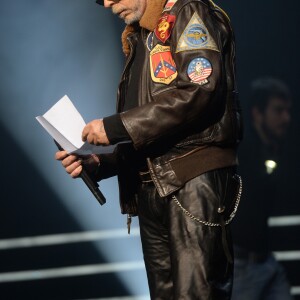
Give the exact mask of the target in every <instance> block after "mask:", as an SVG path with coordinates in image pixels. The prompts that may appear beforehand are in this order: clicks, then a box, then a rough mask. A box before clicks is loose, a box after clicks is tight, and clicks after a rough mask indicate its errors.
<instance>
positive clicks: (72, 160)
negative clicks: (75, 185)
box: [55, 151, 82, 178]
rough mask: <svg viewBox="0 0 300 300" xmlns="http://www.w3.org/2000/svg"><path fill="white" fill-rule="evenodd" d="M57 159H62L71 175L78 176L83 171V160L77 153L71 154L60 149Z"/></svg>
mask: <svg viewBox="0 0 300 300" xmlns="http://www.w3.org/2000/svg"><path fill="white" fill-rule="evenodd" d="M55 159H56V160H60V161H61V163H62V165H63V167H64V168H65V169H66V171H67V173H69V174H70V175H71V177H73V178H76V177H78V176H79V175H80V173H81V171H82V165H81V163H82V161H81V160H80V159H79V158H78V157H77V156H76V155H69V154H68V153H67V151H58V152H56V154H55Z"/></svg>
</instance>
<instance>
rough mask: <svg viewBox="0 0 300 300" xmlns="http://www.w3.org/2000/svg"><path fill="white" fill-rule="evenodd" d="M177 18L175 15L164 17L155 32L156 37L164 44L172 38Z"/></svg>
mask: <svg viewBox="0 0 300 300" xmlns="http://www.w3.org/2000/svg"><path fill="white" fill-rule="evenodd" d="M175 20H176V17H175V16H174V15H169V14H165V15H163V16H162V17H161V18H160V19H159V21H158V24H157V26H156V28H155V30H154V33H155V35H156V37H157V38H158V39H159V40H160V41H161V42H163V43H165V42H166V41H167V39H168V38H169V37H170V36H171V32H172V29H173V27H174V24H175Z"/></svg>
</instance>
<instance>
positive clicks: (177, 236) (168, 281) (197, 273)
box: [138, 168, 238, 300]
mask: <svg viewBox="0 0 300 300" xmlns="http://www.w3.org/2000/svg"><path fill="white" fill-rule="evenodd" d="M234 172H235V170H234V169H233V168H225V169H220V170H214V171H210V172H207V173H205V174H202V175H200V176H198V177H196V178H194V179H192V180H190V181H189V182H188V183H187V184H186V185H185V186H184V187H183V188H182V189H180V191H178V192H177V193H175V196H176V197H177V199H178V200H179V202H180V203H181V205H182V206H183V207H185V208H186V209H187V210H189V211H190V212H191V213H192V214H194V215H195V216H197V217H198V218H199V219H202V220H206V221H211V222H220V219H221V217H225V218H226V217H228V213H229V211H230V209H231V207H232V206H233V205H234V199H235V198H236V195H237V193H236V191H237V186H238V183H237V181H236V180H235V179H234V177H233V175H234ZM138 204H139V205H138V207H139V222H140V230H141V239H142V246H143V253H144V260H145V265H146V270H147V276H148V282H149V288H150V294H151V299H155V300H162V299H164V300H172V299H174V300H175V299H176V300H179V299H180V300H196V299H197V300H204V299H205V300H229V299H230V296H231V289H232V275H233V264H231V263H230V262H229V261H228V260H227V258H226V254H225V251H224V247H223V245H222V229H221V227H208V226H205V225H203V224H199V223H197V222H196V221H194V220H192V219H190V218H189V217H188V216H186V215H185V214H183V212H182V210H181V209H180V208H179V207H178V206H177V204H176V203H175V202H174V201H173V200H172V197H170V196H168V197H165V198H163V199H161V198H160V196H159V195H158V193H157V191H156V188H155V186H154V185H153V183H152V184H151V183H148V184H147V183H145V184H142V185H141V186H140V189H139V193H138ZM220 205H222V206H223V205H224V206H225V208H226V209H225V211H224V212H223V213H222V214H220V213H218V207H219V206H220ZM223 214H224V215H223ZM225 230H226V239H227V242H228V245H230V246H229V251H230V252H231V254H232V247H231V235H230V228H229V226H226V229H225Z"/></svg>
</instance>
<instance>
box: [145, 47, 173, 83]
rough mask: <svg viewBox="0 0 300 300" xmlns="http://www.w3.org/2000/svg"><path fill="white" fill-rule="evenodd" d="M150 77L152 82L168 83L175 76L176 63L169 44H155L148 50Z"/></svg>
mask: <svg viewBox="0 0 300 300" xmlns="http://www.w3.org/2000/svg"><path fill="white" fill-rule="evenodd" d="M150 66H151V78H152V80H153V81H154V82H158V83H162V84H170V83H171V82H172V81H173V80H174V79H175V78H176V77H177V74H178V73H177V70H176V64H175V62H174V60H173V58H172V54H171V51H170V47H169V46H162V45H156V46H155V47H154V48H153V50H152V51H151V52H150Z"/></svg>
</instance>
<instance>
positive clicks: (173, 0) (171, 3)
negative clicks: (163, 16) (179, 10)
mask: <svg viewBox="0 0 300 300" xmlns="http://www.w3.org/2000/svg"><path fill="white" fill-rule="evenodd" d="M176 2H177V0H169V1H168V2H167V4H166V5H165V8H164V10H163V12H165V11H170V10H171V9H172V7H173V6H174V5H175V3H176Z"/></svg>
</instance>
